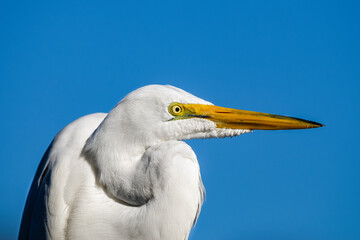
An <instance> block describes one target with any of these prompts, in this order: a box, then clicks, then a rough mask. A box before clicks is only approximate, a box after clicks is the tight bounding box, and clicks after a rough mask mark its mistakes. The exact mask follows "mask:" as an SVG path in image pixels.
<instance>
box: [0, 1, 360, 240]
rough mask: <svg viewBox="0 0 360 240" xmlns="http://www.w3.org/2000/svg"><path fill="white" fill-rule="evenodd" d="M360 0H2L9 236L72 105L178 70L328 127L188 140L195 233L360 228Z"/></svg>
mask: <svg viewBox="0 0 360 240" xmlns="http://www.w3.org/2000/svg"><path fill="white" fill-rule="evenodd" d="M358 11H359V3H358V2H357V1H316V0H315V1H156V2H153V1H151V2H150V1H137V2H135V1H107V2H104V1H68V2H66V1H61V2H49V1H36V2H25V1H24V2H21V1H3V2H2V3H1V7H0V22H1V24H0V53H1V54H0V99H1V100H0V104H1V105H0V106H1V110H2V113H3V114H2V115H1V116H2V117H1V118H0V131H1V135H0V146H1V147H0V156H1V160H0V164H1V167H0V182H1V184H0V191H1V193H2V194H1V198H0V238H1V239H14V238H16V235H17V231H18V228H19V224H20V219H21V214H22V210H23V207H24V203H25V200H26V196H27V192H28V189H29V186H30V183H31V181H32V178H33V175H34V173H35V170H36V168H37V165H38V163H39V161H40V159H41V157H42V154H43V153H44V151H45V150H46V148H47V146H48V144H49V143H50V142H51V140H52V138H53V137H54V136H55V134H56V133H57V132H58V131H59V130H61V129H62V128H63V127H64V126H66V125H67V124H68V123H70V122H71V121H73V120H74V119H76V118H78V117H80V116H83V115H86V114H89V113H93V112H108V111H109V110H110V109H111V108H112V107H113V106H114V105H115V104H116V103H117V102H118V101H119V100H121V99H122V98H123V97H124V96H125V95H126V94H127V93H129V92H130V91H132V90H134V89H136V88H138V87H141V86H144V85H147V84H153V83H158V84H171V85H174V86H177V87H180V88H183V89H185V90H187V91H189V92H191V93H193V94H195V95H197V96H199V97H201V98H204V99H206V100H208V101H211V102H213V103H215V104H216V105H220V106H224V107H233V108H239V109H246V110H254V111H262V112H269V113H275V114H283V115H289V116H294V117H300V118H305V119H309V120H313V121H318V122H321V123H324V124H326V127H325V128H321V129H312V130H301V131H255V132H254V133H251V134H246V135H243V136H240V137H237V138H232V139H210V140H190V141H188V143H189V144H190V145H191V146H192V147H193V149H194V151H195V152H196V153H197V156H198V159H199V163H200V166H201V172H202V176H203V181H204V184H205V187H206V189H207V198H206V201H205V204H204V206H203V210H202V213H201V215H200V218H199V221H198V224H197V226H196V228H195V230H194V231H193V232H192V234H191V238H190V239H210V240H211V239H360V204H359V203H360V158H359V150H358V147H359V142H358V137H359V128H358V126H357V124H358V121H359V117H360V109H359V106H358V105H359V103H360V101H359V100H360V97H359V93H360V84H359V79H360V70H359V63H360V61H359V60H360V59H359V56H360V45H359V42H360V32H359V31H360V27H359V23H360V17H359V13H358Z"/></svg>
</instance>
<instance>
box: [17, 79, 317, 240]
mask: <svg viewBox="0 0 360 240" xmlns="http://www.w3.org/2000/svg"><path fill="white" fill-rule="evenodd" d="M213 108H214V109H213ZM209 109H210V110H211V111H210V110H209ZM219 109H220V110H219ZM224 109H225V108H220V107H216V106H212V104H211V103H209V102H207V101H204V100H202V99H200V98H197V97H195V96H193V95H191V94H189V93H187V92H185V91H183V90H181V89H178V88H175V87H172V86H160V85H150V86H146V87H143V88H140V89H138V90H136V91H134V92H132V93H130V94H128V95H127V96H126V97H125V98H124V99H123V100H122V101H121V102H120V103H119V104H118V105H117V106H116V107H115V108H114V109H113V110H112V111H111V112H110V113H109V114H104V113H97V114H91V115H87V116H85V117H82V118H80V119H78V120H76V121H74V122H73V123H71V124H69V125H68V126H67V127H65V128H64V129H63V130H62V131H61V132H59V133H58V134H57V136H56V137H55V138H54V140H53V142H52V143H51V145H50V146H49V148H48V150H47V151H46V153H45V155H44V157H43V159H42V161H41V163H40V165H39V168H38V170H37V173H36V175H35V178H34V181H33V184H32V186H31V189H30V192H29V196H28V199H27V202H26V206H25V210H24V214H23V219H22V223H21V229H20V233H19V239H103V240H105V239H144V240H145V239H149V240H150V239H169V240H170V239H181V240H183V239H187V238H188V236H189V233H190V230H191V228H192V226H193V225H194V224H195V222H196V219H197V217H198V215H199V213H200V210H201V205H202V203H203V200H204V194H205V190H204V187H203V184H202V181H201V176H200V169H199V165H198V161H197V159H196V155H195V153H194V152H193V150H192V149H191V147H190V146H188V145H187V144H186V143H184V142H182V141H180V140H183V139H190V138H209V137H226V136H236V135H240V134H242V133H245V132H249V131H250V130H249V129H268V128H259V127H258V126H259V125H262V126H265V125H266V124H265V123H264V122H261V124H259V123H258V122H257V123H256V124H255V125H254V127H249V126H253V125H251V124H253V123H252V122H249V121H247V120H243V119H241V121H240V120H239V119H236V118H237V117H238V116H239V115H241V114H239V112H234V111H241V110H232V109H227V110H228V112H226V111H224ZM249 113H252V112H246V114H249ZM224 114H225V115H224ZM246 114H245V115H246ZM235 115H236V117H234V116H235ZM224 116H225V117H224ZM272 116H276V115H272ZM263 117H264V116H263ZM278 117H279V116H278ZM268 118H269V117H268ZM284 119H285V120H286V121H293V122H295V121H298V122H297V124H298V127H297V128H306V127H305V125H306V124H307V125H306V126H307V127H318V126H320V125H316V126H315V123H313V122H309V121H305V120H298V119H296V120H294V119H290V118H285V117H283V120H279V119H277V120H276V121H277V123H276V124H277V125H278V126H279V124H280V123H279V121H282V122H284V121H285V120H284ZM300 123H301V124H303V125H302V126H300V125H299V124H300ZM244 124H245V125H244ZM246 124H247V125H246ZM272 124H273V123H272ZM281 124H284V123H281ZM281 124H280V125H281ZM292 124H294V123H292ZM311 124H313V125H311ZM266 127H269V124H268V123H267V125H266ZM243 128H244V129H243ZM278 128H279V127H278ZM278 128H277V129H278ZM280 128H282V129H284V128H286V127H284V126H281V127H280ZM287 128H289V125H287ZM293 128H294V127H293ZM247 129H248V130H247Z"/></svg>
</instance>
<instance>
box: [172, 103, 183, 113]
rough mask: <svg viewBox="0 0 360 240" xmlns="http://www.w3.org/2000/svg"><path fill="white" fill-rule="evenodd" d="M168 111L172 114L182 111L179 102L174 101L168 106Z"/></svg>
mask: <svg viewBox="0 0 360 240" xmlns="http://www.w3.org/2000/svg"><path fill="white" fill-rule="evenodd" d="M169 112H170V113H171V114H172V115H179V114H181V113H182V112H183V108H182V106H181V105H180V104H178V103H174V104H171V105H170V106H169Z"/></svg>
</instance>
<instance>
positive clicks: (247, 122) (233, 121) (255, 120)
mask: <svg viewBox="0 0 360 240" xmlns="http://www.w3.org/2000/svg"><path fill="white" fill-rule="evenodd" d="M181 105H182V108H183V113H184V115H183V117H197V118H205V119H208V120H211V121H213V122H214V123H216V126H217V127H218V128H231V129H251V130H252V129H262V130H284V129H304V128H317V127H323V126H324V125H322V124H320V123H317V122H312V121H308V120H304V119H300V118H292V117H286V116H280V115H274V114H268V113H260V112H252V111H245V110H237V109H231V108H224V107H218V106H214V105H203V104H181ZM180 117H181V116H180Z"/></svg>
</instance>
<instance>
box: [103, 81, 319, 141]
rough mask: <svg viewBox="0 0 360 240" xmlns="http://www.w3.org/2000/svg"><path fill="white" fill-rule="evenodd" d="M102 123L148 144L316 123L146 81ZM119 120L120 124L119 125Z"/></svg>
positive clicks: (305, 125)
mask: <svg viewBox="0 0 360 240" xmlns="http://www.w3.org/2000/svg"><path fill="white" fill-rule="evenodd" d="M104 122H105V123H111V125H112V127H113V128H114V131H115V129H116V128H117V126H120V125H121V130H122V133H121V134H123V135H125V136H127V138H133V139H134V141H142V142H143V143H145V145H151V144H154V143H155V142H159V141H168V140H183V139H190V138H211V137H227V136H236V135H240V134H242V133H247V132H250V131H252V130H254V129H264V130H276V129H301V128H314V127H321V126H322V125H321V124H319V123H315V122H311V121H307V120H302V119H297V118H290V117H285V116H279V115H273V114H266V113H258V112H251V111H244V110H237V109H231V108H224V107H218V106H214V105H213V104H212V103H210V102H207V101H205V100H203V99H200V98H198V97H196V96H194V95H192V94H190V93H188V92H185V91H183V90H181V89H179V88H176V87H173V86H169V85H166V86H162V85H149V86H145V87H142V88H139V89H137V90H135V91H133V92H131V93H130V94H128V95H127V96H126V97H125V98H124V99H123V100H122V101H121V102H120V103H119V104H118V105H117V106H116V107H115V108H114V109H113V110H112V111H111V112H110V113H109V115H108V117H107V119H106V120H105V121H104ZM119 124H120V125H119Z"/></svg>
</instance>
